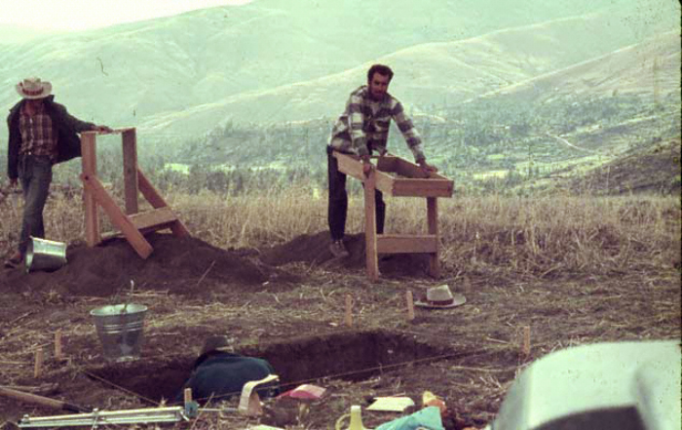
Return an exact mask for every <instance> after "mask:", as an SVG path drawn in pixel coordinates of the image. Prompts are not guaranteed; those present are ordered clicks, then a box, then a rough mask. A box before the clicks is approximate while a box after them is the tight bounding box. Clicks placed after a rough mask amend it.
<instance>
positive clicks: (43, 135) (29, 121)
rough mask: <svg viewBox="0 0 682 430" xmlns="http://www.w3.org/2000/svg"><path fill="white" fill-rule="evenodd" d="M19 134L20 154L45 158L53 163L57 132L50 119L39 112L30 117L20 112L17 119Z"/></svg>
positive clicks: (43, 108) (43, 111)
mask: <svg viewBox="0 0 682 430" xmlns="http://www.w3.org/2000/svg"><path fill="white" fill-rule="evenodd" d="M19 132H20V133H21V148H20V149H19V153H20V154H31V155H38V156H47V157H49V158H50V160H52V161H55V160H56V158H57V130H56V129H55V127H54V124H53V123H52V118H50V116H49V115H48V114H47V113H46V112H45V107H44V106H43V107H42V108H41V110H40V111H39V112H37V113H35V114H34V115H33V116H30V115H28V114H26V112H24V110H23V109H22V110H21V116H20V117H19Z"/></svg>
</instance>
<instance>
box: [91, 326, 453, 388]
mask: <svg viewBox="0 0 682 430" xmlns="http://www.w3.org/2000/svg"><path fill="white" fill-rule="evenodd" d="M235 353H237V354H241V355H245V356H251V357H259V358H263V359H266V360H267V361H269V362H270V364H272V366H273V367H274V368H275V371H276V373H277V374H278V375H279V377H280V381H281V385H282V388H283V389H288V388H292V387H295V386H298V385H300V384H303V383H313V384H318V385H324V382H322V381H321V380H323V379H343V380H349V381H355V382H356V381H362V380H365V379H368V378H371V377H372V376H375V375H378V374H382V373H387V372H391V371H395V370H398V369H404V368H405V366H412V365H419V363H420V361H422V362H432V361H433V360H431V359H432V358H433V359H434V360H435V359H438V357H442V356H444V355H447V354H449V353H451V351H448V350H445V349H444V348H442V347H436V346H432V345H429V344H427V343H424V342H421V341H420V340H419V339H415V337H414V336H412V335H405V334H401V333H390V332H386V331H366V332H356V333H339V334H333V335H327V336H311V337H306V338H299V339H295V340H291V341H288V342H278V343H271V344H267V345H259V346H257V345H254V346H249V347H244V348H237V350H236V351H235ZM195 359H196V355H189V354H188V355H176V356H174V357H165V358H164V357H157V358H152V357H144V356H143V358H142V359H140V360H138V361H135V362H128V363H116V364H109V365H105V366H101V367H97V368H90V369H89V370H88V371H89V373H90V374H92V375H94V376H95V377H97V378H98V379H102V380H104V381H107V382H108V383H111V384H113V385H116V386H119V387H122V388H124V389H126V390H129V391H131V392H133V393H136V394H138V395H140V396H142V397H144V398H146V399H150V400H155V401H160V400H161V399H172V398H174V397H175V395H176V394H177V392H178V390H179V389H180V387H181V386H182V384H183V383H184V381H185V380H186V379H187V378H188V377H189V375H190V372H191V369H192V365H193V363H194V360H195Z"/></svg>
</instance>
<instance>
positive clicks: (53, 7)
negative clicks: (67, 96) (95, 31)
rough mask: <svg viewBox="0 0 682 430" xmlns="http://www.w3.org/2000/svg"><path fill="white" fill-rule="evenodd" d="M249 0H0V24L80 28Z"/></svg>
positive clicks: (66, 28) (247, 0)
mask: <svg viewBox="0 0 682 430" xmlns="http://www.w3.org/2000/svg"><path fill="white" fill-rule="evenodd" d="M250 1H251V0H51V1H45V0H21V1H19V0H0V24H15V25H21V26H29V27H34V28H44V29H63V30H82V29H86V28H97V27H106V26H108V25H112V24H117V23H121V22H130V21H140V20H144V19H149V18H156V17H161V16H169V15H176V14H178V13H182V12H187V11H190V10H195V9H202V8H206V7H212V6H221V5H228V4H242V3H249V2H250Z"/></svg>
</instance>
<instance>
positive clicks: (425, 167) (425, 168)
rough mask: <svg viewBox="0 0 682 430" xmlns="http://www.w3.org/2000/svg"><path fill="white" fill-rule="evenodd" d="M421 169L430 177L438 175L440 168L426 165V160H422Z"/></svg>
mask: <svg viewBox="0 0 682 430" xmlns="http://www.w3.org/2000/svg"><path fill="white" fill-rule="evenodd" d="M419 167H421V168H422V171H423V172H424V173H426V174H427V175H429V174H430V173H436V172H437V171H438V168H437V167H436V166H432V165H430V164H427V163H426V160H421V161H420V162H419Z"/></svg>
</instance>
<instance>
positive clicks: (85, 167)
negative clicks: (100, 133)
mask: <svg viewBox="0 0 682 430" xmlns="http://www.w3.org/2000/svg"><path fill="white" fill-rule="evenodd" d="M95 136H96V134H95V133H82V134H81V164H82V171H83V174H84V175H88V176H95V175H97V144H96V140H95V139H96V138H95ZM83 212H84V213H85V241H86V242H87V244H88V246H95V245H97V244H98V243H100V242H101V241H102V238H101V236H100V224H99V216H98V213H97V204H96V202H95V198H94V197H93V196H92V195H91V194H90V193H89V192H88V191H87V189H86V190H85V195H84V198H83Z"/></svg>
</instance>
